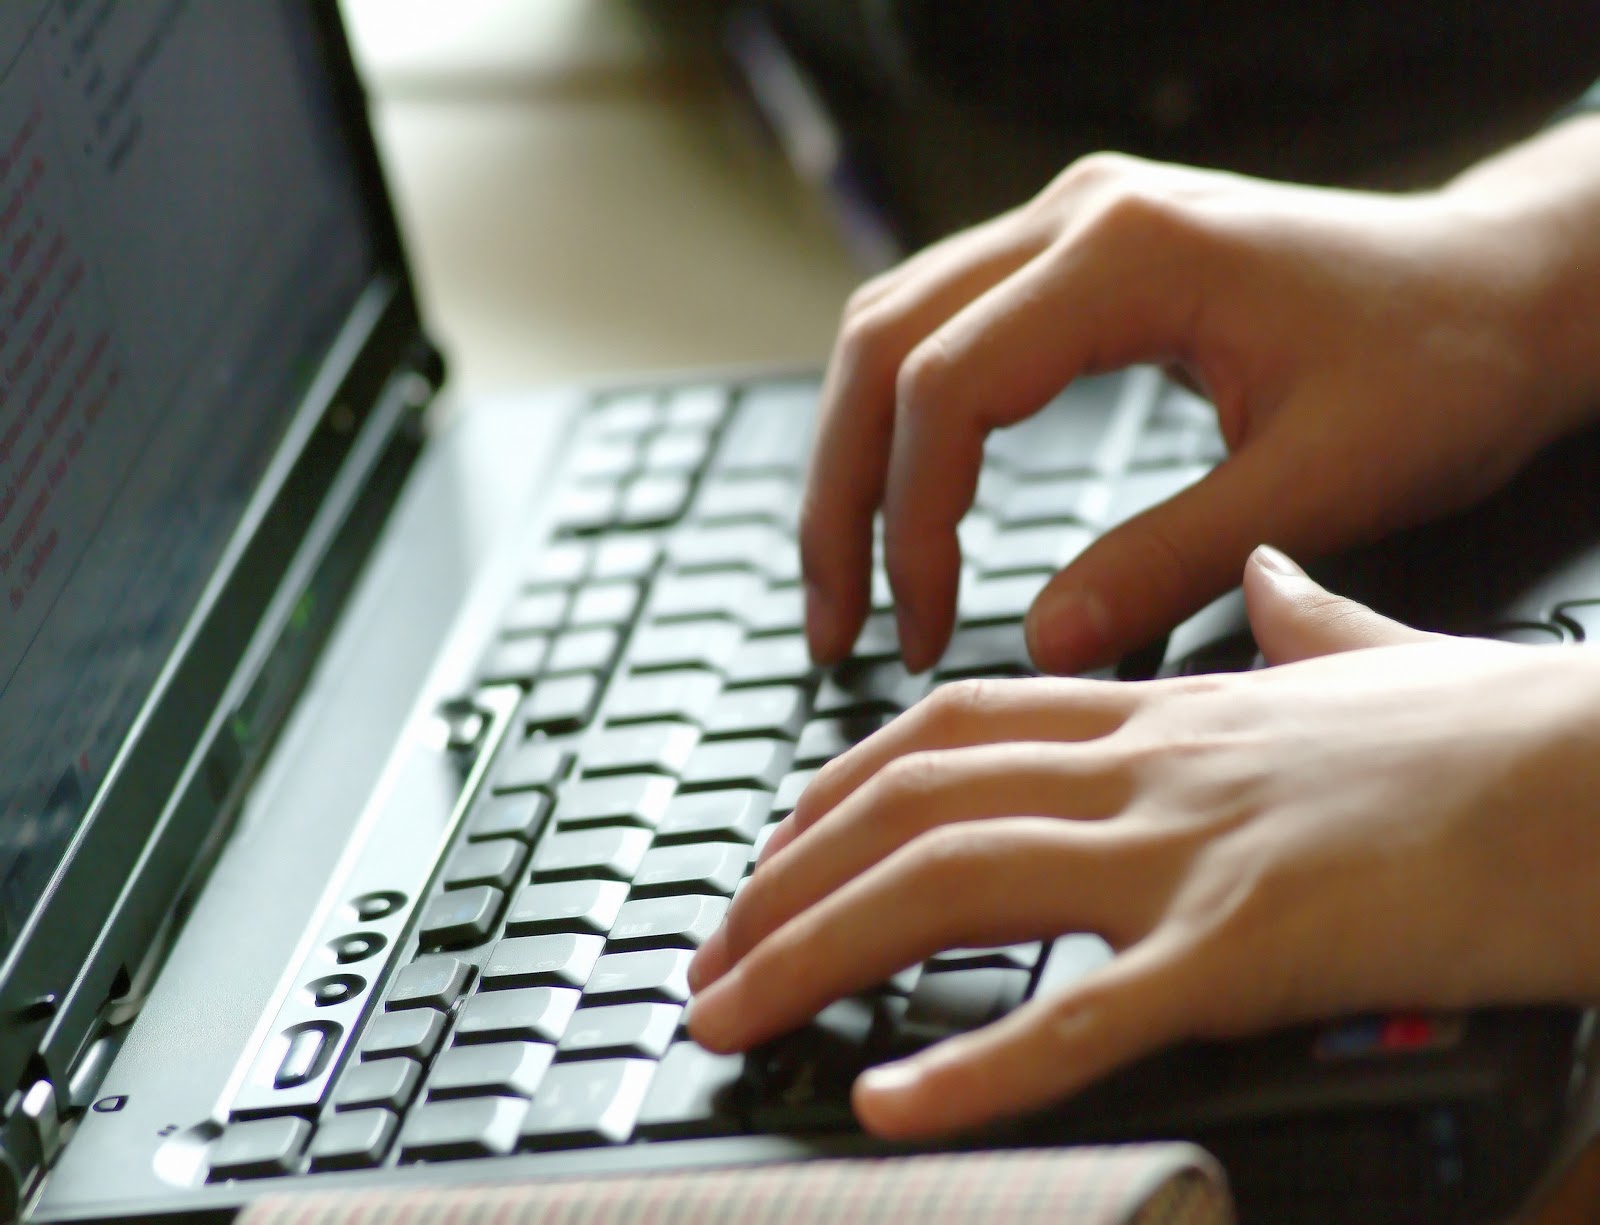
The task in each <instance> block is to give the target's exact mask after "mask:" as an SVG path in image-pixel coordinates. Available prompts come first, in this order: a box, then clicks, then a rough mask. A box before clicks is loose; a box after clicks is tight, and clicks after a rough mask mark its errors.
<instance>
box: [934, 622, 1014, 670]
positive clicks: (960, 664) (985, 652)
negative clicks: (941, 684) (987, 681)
mask: <svg viewBox="0 0 1600 1225" xmlns="http://www.w3.org/2000/svg"><path fill="white" fill-rule="evenodd" d="M1034 675H1037V669H1035V668H1034V666H1033V663H1032V661H1031V660H1029V658H1028V644H1027V641H1026V640H1025V639H1024V637H1023V634H1022V622H1021V621H1003V622H1000V623H999V624H996V625H981V626H970V627H966V628H962V629H958V630H957V631H956V632H955V634H954V635H953V636H952V637H951V639H950V645H949V647H948V648H946V650H945V653H944V658H942V659H941V660H940V661H939V662H938V664H937V665H936V666H935V668H934V677H935V679H937V680H949V679H953V678H956V677H965V676H1034Z"/></svg>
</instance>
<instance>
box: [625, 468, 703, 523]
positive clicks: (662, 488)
mask: <svg viewBox="0 0 1600 1225" xmlns="http://www.w3.org/2000/svg"><path fill="white" fill-rule="evenodd" d="M688 504H689V482H688V480H687V479H686V478H685V477H682V476H679V475H676V474H673V473H659V474H651V475H649V476H640V477H635V478H634V479H633V480H632V481H631V482H629V484H628V487H627V489H626V490H624V491H623V494H622V503H621V505H620V507H619V508H618V511H617V521H618V523H620V524H621V525H622V526H623V527H625V528H643V527H664V526H665V525H667V524H669V523H672V522H673V521H675V520H676V519H677V518H678V517H679V516H681V515H682V514H683V511H684V507H686V506H687V505H688Z"/></svg>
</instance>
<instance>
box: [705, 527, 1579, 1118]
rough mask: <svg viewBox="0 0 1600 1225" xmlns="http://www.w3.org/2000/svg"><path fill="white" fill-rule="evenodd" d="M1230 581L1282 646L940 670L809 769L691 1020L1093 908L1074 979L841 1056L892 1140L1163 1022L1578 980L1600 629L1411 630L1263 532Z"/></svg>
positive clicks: (803, 993) (711, 949) (811, 997)
mask: <svg viewBox="0 0 1600 1225" xmlns="http://www.w3.org/2000/svg"><path fill="white" fill-rule="evenodd" d="M1245 594H1246V599H1247V601H1248V604H1249V608H1250V615H1251V621H1252V625H1253V627H1254V629H1255V632H1256V636H1257V640H1258V642H1259V643H1260V645H1261V647H1262V649H1263V651H1264V652H1265V653H1266V655H1267V657H1268V658H1269V660H1272V661H1274V662H1275V663H1277V664H1281V665H1283V666H1275V667H1271V668H1268V669H1265V670H1262V671H1258V672H1253V673H1244V674H1234V675H1221V676H1200V677H1187V678H1181V679H1173V680H1162V681H1153V682H1147V683H1142V684H1118V683H1115V682H1095V681H1084V680H1054V679H1038V680H1031V681H1002V682H992V683H985V684H965V685H959V684H958V685H951V686H946V687H944V688H942V689H941V690H939V691H937V692H936V694H935V696H934V697H933V698H931V699H930V700H928V701H926V702H924V703H922V704H921V705H920V706H918V707H916V708H915V709H914V710H912V711H911V712H908V713H907V714H906V715H905V716H903V717H902V718H901V719H899V720H897V721H895V722H894V723H892V724H891V725H889V726H888V727H887V728H885V729H884V730H883V731H881V732H879V733H878V734H877V735H875V736H873V737H871V738H870V739H869V740H867V741H865V742H863V743H862V744H861V745H859V746H857V747H856V748H855V749H853V750H851V751H850V752H849V753H847V754H845V755H843V756H842V757H840V758H838V759H837V760H835V761H834V762H833V763H831V764H830V765H829V766H828V767H826V768H825V769H824V770H823V771H822V772H821V774H820V775H819V776H818V777H817V779H816V781H815V782H814V783H813V784H812V786H811V788H810V789H809V790H808V791H807V792H806V794H805V795H804V797H803V798H802V799H801V802H800V804H799V806H798V807H797V808H796V809H795V811H794V813H793V815H792V816H790V817H789V818H788V819H787V820H786V821H785V823H784V824H783V825H782V826H781V827H780V828H779V829H778V831H776V834H775V836H774V838H773V839H772V841H771V842H770V843H769V844H768V848H767V851H766V853H765V854H764V857H763V859H762V861H761V862H760V864H759V865H758V867H757V869H756V871H755V874H754V875H753V877H752V878H751V880H750V881H749V883H748V884H747V885H746V887H745V889H744V890H743V892H742V893H741V894H740V896H739V897H738V899H737V900H736V901H735V903H734V905H733V907H732V908H731V910H730V912H729V914H728V917H727V920H726V922H725V923H724V925H723V927H722V928H721V929H720V930H719V932H718V933H717V934H716V935H715V936H714V937H713V938H712V939H711V940H710V941H708V943H707V944H706V945H705V946H704V948H703V949H702V950H701V952H700V953H699V954H698V955H697V957H696V959H695V961H694V962H693V963H692V965H691V969H690V982H691V984H692V985H693V986H694V988H695V990H696V996H695V999H694V1002H693V1005H692V1008H691V1019H690V1032H691V1034H692V1035H693V1036H694V1037H695V1039H696V1040H697V1041H699V1042H700V1043H702V1044H703V1045H705V1046H706V1047H708V1048H710V1049H712V1050H717V1051H730V1050H736V1049H743V1048H745V1047H748V1046H751V1045H754V1044H756V1043H759V1042H761V1041H764V1040H766V1039H768V1038H770V1037H773V1036H775V1035H777V1034H780V1033H782V1032H784V1031H785V1030H787V1029H789V1028H791V1027H793V1026H795V1025H797V1024H799V1023H801V1022H802V1021H804V1020H805V1019H806V1018H807V1017H809V1016H810V1015H811V1014H813V1013H814V1012H816V1011H817V1010H818V1009H820V1008H821V1007H823V1006H824V1005H826V1004H828V1003H829V1002H830V1001H832V1000H834V999H836V998H838V997H840V996H843V995H846V994H849V993H852V992H855V991H859V990H863V989H866V988H868V987H870V986H872V985H874V984H876V983H878V982H881V981H882V980H884V979H886V978H888V977H889V976H891V975H892V974H894V973H895V972H897V971H899V970H900V969H902V968H904V967H905V966H907V965H910V964H914V963H915V962H917V961H919V960H921V959H923V958H925V957H927V956H929V955H931V954H933V953H934V952H937V951H939V950H940V949H943V948H948V947H954V946H982V945H989V944H1008V943H1013V942H1021V941H1027V940H1033V939H1040V938H1050V937H1053V936H1056V935H1058V934H1062V933H1068V932H1076V931H1092V932H1097V933H1099V934H1101V935H1102V936H1104V937H1105V939H1106V940H1107V941H1108V942H1109V943H1110V944H1111V946H1112V947H1113V949H1115V950H1116V952H1117V955H1116V956H1115V957H1114V958H1113V960H1111V961H1110V962H1109V963H1107V964H1106V965H1105V966H1103V967H1102V968H1101V969H1099V970H1097V971H1095V972H1093V973H1092V974H1090V975H1089V976H1087V977H1086V978H1085V979H1083V980H1082V981H1080V982H1079V983H1077V984H1076V985H1074V986H1073V987H1071V988H1070V989H1067V990H1065V991H1063V992H1061V993H1058V994H1056V995H1054V996H1052V997H1048V998H1037V999H1034V1000H1032V1001H1030V1002H1028V1003H1027V1004H1025V1005H1023V1006H1022V1007H1021V1008H1019V1009H1018V1010H1016V1011H1015V1012H1013V1013H1011V1014H1010V1015H1008V1016H1007V1017H1005V1018H1003V1019H1001V1020H999V1021H997V1022H995V1023H994V1024H992V1025H990V1026H988V1027H986V1028H984V1029H981V1030H978V1031H975V1032H973V1033H970V1034H965V1035H962V1036H959V1037H955V1038H952V1039H949V1040H947V1041H945V1042H942V1043H940V1044H938V1045H936V1046H934V1047H931V1048H929V1049H928V1050H927V1051H925V1052H922V1053H920V1054H918V1055H916V1056H914V1057H912V1058H910V1059H908V1060H906V1061H904V1062H902V1063H899V1064H896V1065H890V1066H887V1067H883V1068H880V1069H876V1070H874V1071H871V1072H869V1073H867V1074H866V1075H864V1076H862V1077H861V1078H860V1079H859V1080H858V1081H857V1084H856V1087H855V1094H854V1104H855V1108H856V1112H857V1114H858V1116H859V1117H860V1119H861V1121H862V1123H863V1124H864V1125H865V1126H866V1127H867V1128H868V1129H870V1130H872V1131H874V1132H877V1133H880V1134H883V1135H886V1136H893V1137H907V1136H914V1135H924V1134H933V1133H941V1132H947V1131H951V1130H956V1129H960V1128H964V1127H968V1126H973V1125H977V1124H980V1123H983V1122H986V1121H988V1120H990V1119H994V1118H996V1117H999V1116H1003V1115H1008V1114H1012V1113H1016V1112H1020V1111H1024V1110H1028V1109H1031V1108H1034V1107H1038V1106H1042V1105H1044V1104H1046V1103H1048V1102H1051V1101H1054V1100H1056V1099H1059V1098H1061V1097H1063V1096H1065V1095H1067V1094H1070V1093H1072V1092H1073V1091H1075V1090H1076V1089H1078V1088H1080V1087H1082V1086H1083V1085H1085V1084H1087V1083H1088V1082H1090V1081H1092V1080H1094V1079H1096V1078H1097V1077H1100V1076H1102V1075H1104V1074H1105V1073H1107V1072H1108V1071H1110V1070H1112V1069H1113V1068H1115V1067H1117V1066H1119V1065H1121V1064H1123V1063H1125V1062H1128V1061H1130V1060H1132V1059H1135V1058H1137V1057H1138V1056H1140V1055H1142V1054H1145V1053H1148V1052H1151V1051H1153V1050H1155V1049H1157V1048H1159V1047H1162V1046H1165V1045H1167V1044H1169V1043H1174V1042H1177V1041H1179V1040H1182V1039H1186V1038H1219V1037H1227V1036H1234V1035H1242V1034H1247V1033H1251V1032H1256V1031H1260V1030H1264V1029H1268V1028H1272V1027H1275V1026H1278V1025H1282V1024H1286V1023H1289V1022H1293V1021H1297V1020H1304V1019H1309V1018H1316V1017H1323V1016H1329V1015H1334V1014H1339V1013H1346V1012H1352V1011H1363V1010H1369V1009H1395V1008H1407V1009H1409V1008H1435V1007H1456V1006H1462V1005H1467V1004H1473V1003H1491V1002H1513V1001H1534V1000H1560V999H1580V998H1587V997H1591V996H1592V995H1593V994H1594V992H1595V991H1596V989H1597V988H1600V941H1597V939H1596V937H1595V936H1594V933H1595V932H1596V931H1597V930H1600V926H1597V920H1600V896H1597V895H1596V893H1595V890H1594V888H1593V877H1594V869H1595V865H1596V864H1597V863H1600V820H1596V819H1595V814H1594V811H1593V808H1594V803H1593V797H1594V796H1595V795H1596V794H1600V652H1597V651H1594V650H1592V649H1589V648H1550V647H1537V648H1536V647H1518V646H1511V645H1508V644H1504V643H1495V642H1487V641H1477V640H1468V639H1451V638H1445V637H1440V636H1436V635H1431V634H1424V633H1421V632H1419V631H1415V630H1410V629H1407V628H1406V627H1404V626H1401V625H1398V624H1396V623H1394V622H1392V621H1388V620H1386V619H1385V618H1382V617H1379V616H1377V615H1376V614H1374V613H1372V612H1371V611H1369V610H1367V609H1365V608H1362V607H1361V606H1359V605H1356V604H1354V603H1352V602H1350V601H1347V600H1343V599H1339V598H1337V597H1334V596H1332V595H1329V594H1328V593H1327V592H1326V591H1324V590H1323V589H1322V588H1320V587H1318V586H1317V585H1316V584H1315V583H1313V582H1312V581H1311V580H1310V579H1308V578H1306V577H1304V576H1303V575H1302V574H1300V573H1299V572H1298V571H1296V570H1294V568H1293V567H1292V565H1291V564H1289V563H1287V560H1286V559H1281V557H1280V556H1278V555H1274V554H1273V553H1272V552H1271V551H1267V550H1263V551H1261V552H1259V553H1258V554H1257V555H1256V557H1255V558H1254V559H1253V560H1252V564H1251V565H1250V566H1249V567H1248V568H1247V571H1246V575H1245ZM1356 647H1361V648H1369V647H1370V648H1374V649H1362V650H1352V649H1350V648H1356Z"/></svg>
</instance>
